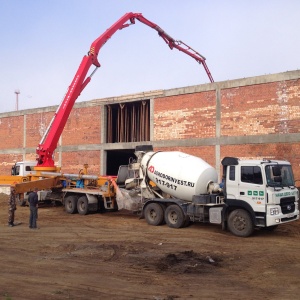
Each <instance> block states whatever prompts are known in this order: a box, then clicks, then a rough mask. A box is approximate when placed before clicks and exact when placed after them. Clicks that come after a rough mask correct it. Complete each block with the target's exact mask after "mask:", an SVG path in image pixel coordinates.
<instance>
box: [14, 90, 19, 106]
mask: <svg viewBox="0 0 300 300" xmlns="http://www.w3.org/2000/svg"><path fill="white" fill-rule="evenodd" d="M15 94H16V111H18V110H19V94H20V90H19V89H17V90H15Z"/></svg>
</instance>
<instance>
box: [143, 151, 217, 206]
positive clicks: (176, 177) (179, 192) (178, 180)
mask: <svg viewBox="0 0 300 300" xmlns="http://www.w3.org/2000/svg"><path fill="white" fill-rule="evenodd" d="M141 165H142V167H143V169H144V170H145V169H147V175H148V177H149V179H150V180H151V181H153V182H154V183H155V184H156V185H157V186H158V187H159V188H160V189H161V190H162V191H163V192H165V193H168V194H170V195H171V196H173V197H176V198H180V199H183V200H187V201H192V197H193V195H199V194H206V193H207V186H208V184H209V183H210V182H217V180H218V175H217V172H216V170H215V169H214V168H213V167H212V166H211V165H209V164H208V163H207V162H205V161H204V160H203V159H201V158H199V157H196V156H192V155H189V154H186V153H183V152H179V151H172V152H148V153H146V154H145V155H144V157H143V158H142V161H141Z"/></svg>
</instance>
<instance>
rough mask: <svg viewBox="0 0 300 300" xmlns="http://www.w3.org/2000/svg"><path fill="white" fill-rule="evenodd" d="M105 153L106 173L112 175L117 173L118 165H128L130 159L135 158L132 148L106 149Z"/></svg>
mask: <svg viewBox="0 0 300 300" xmlns="http://www.w3.org/2000/svg"><path fill="white" fill-rule="evenodd" d="M106 155H107V163H106V174H107V175H113V176H116V175H117V174H118V170H119V166H121V165H128V163H129V161H130V160H132V159H135V158H136V157H135V155H134V149H122V150H108V151H106Z"/></svg>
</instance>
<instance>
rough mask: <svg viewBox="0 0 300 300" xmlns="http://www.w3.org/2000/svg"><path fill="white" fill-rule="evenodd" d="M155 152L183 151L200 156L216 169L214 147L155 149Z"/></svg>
mask: <svg viewBox="0 0 300 300" xmlns="http://www.w3.org/2000/svg"><path fill="white" fill-rule="evenodd" d="M154 151H181V152H185V153H188V154H190V155H194V156H198V157H200V158H202V159H203V160H205V161H206V162H207V163H208V164H210V165H211V166H213V167H215V164H216V155H215V147H214V146H197V147H172V148H155V149H154Z"/></svg>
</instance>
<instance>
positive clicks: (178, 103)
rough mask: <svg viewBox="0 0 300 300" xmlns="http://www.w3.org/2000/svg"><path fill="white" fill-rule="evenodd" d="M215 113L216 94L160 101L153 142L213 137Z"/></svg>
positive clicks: (175, 97)
mask: <svg viewBox="0 0 300 300" xmlns="http://www.w3.org/2000/svg"><path fill="white" fill-rule="evenodd" d="M215 113H216V93H215V91H209V92H202V93H194V94H186V95H178V96H171V97H165V98H157V99H155V101H154V135H153V136H154V140H156V141H157V140H174V139H189V138H207V137H214V136H215V127H216V126H215V122H216V118H215Z"/></svg>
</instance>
